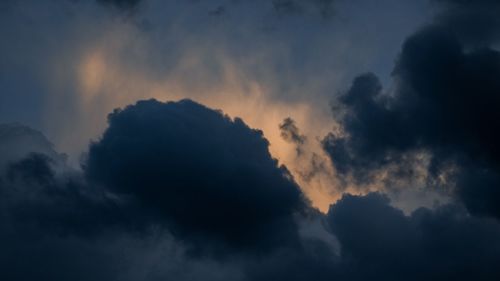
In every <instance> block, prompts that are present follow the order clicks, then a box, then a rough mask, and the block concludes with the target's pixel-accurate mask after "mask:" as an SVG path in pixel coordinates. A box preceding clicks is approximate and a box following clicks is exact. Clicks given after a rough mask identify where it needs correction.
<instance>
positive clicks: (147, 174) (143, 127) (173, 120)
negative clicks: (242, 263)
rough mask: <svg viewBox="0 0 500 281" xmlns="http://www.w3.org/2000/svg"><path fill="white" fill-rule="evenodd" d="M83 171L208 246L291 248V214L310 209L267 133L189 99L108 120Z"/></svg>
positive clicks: (143, 106)
mask: <svg viewBox="0 0 500 281" xmlns="http://www.w3.org/2000/svg"><path fill="white" fill-rule="evenodd" d="M85 172H86V175H87V177H88V178H89V179H91V180H92V181H93V182H95V183H99V184H102V185H104V186H105V187H106V188H108V189H109V190H110V191H111V192H114V193H116V194H118V195H120V196H130V197H131V198H132V200H136V202H137V203H138V204H140V205H141V206H143V208H144V209H149V210H150V212H151V214H153V215H156V216H158V217H159V219H160V220H164V221H166V222H168V224H169V227H170V229H171V230H172V231H173V232H174V234H175V235H178V236H179V237H182V238H183V239H188V237H190V238H192V239H193V240H198V239H201V241H202V243H204V244H207V243H210V241H211V242H217V243H222V244H224V245H229V246H232V247H237V248H247V249H252V250H256V251H260V250H261V249H265V248H272V247H276V246H279V245H280V244H283V243H284V244H287V243H292V242H293V240H295V238H294V237H295V236H296V233H295V232H296V227H295V226H294V222H293V219H292V215H293V213H294V212H300V211H302V210H304V209H305V207H306V204H307V203H306V202H305V201H304V198H303V196H302V194H301V192H300V190H299V188H298V186H297V185H296V184H295V183H294V182H293V180H292V179H291V176H290V174H289V173H288V171H287V170H286V169H285V168H284V167H278V165H277V161H276V160H274V159H273V158H272V157H271V155H270V154H269V151H268V142H267V140H265V139H264V138H263V136H262V132H260V131H257V130H252V129H250V128H248V127H247V126H246V125H245V123H243V121H242V120H241V119H238V118H236V119H234V120H231V119H230V118H229V117H227V116H224V115H223V114H222V113H220V112H217V111H213V110H210V109H208V108H206V107H204V106H202V105H199V104H197V103H195V102H192V101H190V100H183V101H180V102H178V103H173V102H169V103H161V102H158V101H155V100H149V101H140V102H138V103H137V104H136V105H133V106H128V107H126V108H125V109H123V110H116V111H115V112H114V113H112V114H110V115H109V128H108V129H107V130H106V132H105V133H104V134H103V136H102V138H101V139H100V140H99V141H98V142H95V143H93V144H92V145H91V146H90V150H89V154H88V161H87V164H86V166H85ZM294 233H295V234H294ZM218 249H223V247H219V248H218Z"/></svg>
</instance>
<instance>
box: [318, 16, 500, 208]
mask: <svg viewBox="0 0 500 281" xmlns="http://www.w3.org/2000/svg"><path fill="white" fill-rule="evenodd" d="M393 76H394V80H395V81H396V86H395V89H394V91H393V93H391V94H386V93H384V92H383V91H382V87H381V85H380V82H379V81H378V79H377V78H376V77H375V76H374V75H373V74H365V75H361V76H359V77H358V78H356V79H355V80H354V82H353V84H352V86H351V88H350V89H349V91H347V92H346V93H345V94H344V95H342V96H341V97H340V98H339V99H338V106H339V107H338V108H337V109H336V110H344V111H345V114H344V115H342V117H341V118H340V122H341V123H342V125H343V128H344V130H345V132H346V135H345V136H339V135H338V134H337V135H335V134H330V135H329V136H327V137H326V138H325V140H324V142H323V143H324V147H325V149H326V150H327V151H328V152H329V154H330V155H331V156H332V159H333V163H334V165H335V166H336V167H337V169H338V171H339V172H340V174H341V175H342V174H343V175H345V174H350V173H352V174H355V178H357V179H358V180H362V181H370V180H371V178H370V173H371V172H372V171H374V170H376V169H379V168H380V167H383V166H384V165H387V164H390V163H399V165H400V166H405V165H410V164H408V163H406V162H405V159H406V158H407V157H406V156H407V155H408V154H411V153H415V152H418V153H428V154H430V155H431V161H430V164H429V165H428V172H429V175H431V176H436V177H437V176H439V175H440V174H442V172H443V171H445V170H447V169H448V171H449V170H450V169H451V170H454V171H455V172H454V173H452V177H450V178H448V180H447V182H446V184H447V185H453V184H456V185H457V186H458V187H459V191H460V192H459V193H458V194H459V196H460V197H461V198H462V200H463V201H464V202H465V203H466V205H467V206H468V207H469V209H470V210H471V211H472V212H476V213H480V214H489V215H494V216H497V217H500V213H499V212H498V210H497V208H496V207H495V206H496V205H498V202H499V201H500V197H499V196H498V195H499V192H498V188H499V187H500V182H498V181H497V180H496V179H498V172H499V165H500V149H499V148H498V145H497V144H498V143H500V134H498V131H499V129H500V115H499V112H500V80H499V79H498V77H500V53H499V52H498V51H496V50H494V49H491V48H483V49H478V50H474V51H466V50H464V48H463V46H462V44H461V43H460V41H459V40H458V39H457V38H456V37H455V36H454V33H452V32H449V31H448V30H447V29H446V28H441V27H440V26H430V27H427V28H424V29H422V30H420V31H418V32H417V33H415V34H414V35H412V36H411V37H410V38H408V39H407V40H406V42H405V43H404V45H403V49H402V52H401V55H400V57H399V58H398V61H397V64H396V67H395V69H394V72H393ZM405 157H406V158H405ZM485 174H487V176H485ZM473 175H477V177H476V178H475V179H471V177H473ZM410 176H411V175H410ZM486 177H487V180H486ZM465 183H467V184H465ZM467 194H469V195H473V196H474V199H472V198H468V195H467Z"/></svg>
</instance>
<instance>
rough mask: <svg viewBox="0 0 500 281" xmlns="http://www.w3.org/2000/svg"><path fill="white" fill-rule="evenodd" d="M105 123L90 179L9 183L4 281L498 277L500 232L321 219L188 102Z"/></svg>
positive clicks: (138, 108) (490, 224)
mask: <svg viewBox="0 0 500 281" xmlns="http://www.w3.org/2000/svg"><path fill="white" fill-rule="evenodd" d="M108 121H109V126H108V128H107V130H106V131H105V132H104V134H103V135H102V137H101V138H100V139H98V140H97V141H94V142H92V143H91V145H90V148H89V151H88V155H87V157H86V158H84V160H83V166H84V171H78V170H73V169H71V168H68V167H66V169H61V168H60V167H58V166H56V165H54V163H55V162H54V160H53V159H52V158H51V157H50V156H48V155H47V154H43V153H40V152H39V153H28V154H27V155H26V156H24V158H21V159H19V160H16V161H13V162H10V163H9V164H8V166H7V168H6V169H4V170H2V171H1V173H0V195H2V196H1V197H0V211H1V212H0V224H1V225H2V228H1V229H0V246H2V249H3V251H2V252H1V253H0V267H2V268H3V273H4V274H3V276H4V277H5V279H6V280H30V279H32V278H34V276H36V277H38V278H43V279H47V278H50V279H51V280H67V279H77V280H109V279H120V280H137V279H140V280H159V279H160V280H161V279H165V278H176V280H221V279H222V280H228V279H229V280H304V279H307V278H313V279H314V280H331V279H336V280H364V279H366V278H368V277H371V278H374V277H376V278H380V279H384V280H400V279H401V278H409V279H410V280H422V279H436V278H469V279H470V278H475V279H476V280H487V279H492V278H493V279H494V278H496V277H497V276H498V275H499V274H500V273H499V272H498V270H497V267H495V266H494V265H495V262H496V260H497V257H498V256H499V254H500V240H498V235H499V234H500V224H498V222H497V221H496V220H492V219H485V218H477V217H473V216H470V215H469V214H468V213H467V212H466V211H465V210H464V209H463V208H462V207H460V206H458V205H443V206H440V207H437V208H436V209H434V210H431V209H426V208H421V209H418V210H417V211H415V212H413V213H412V214H411V215H405V214H404V213H403V212H402V211H401V210H399V209H397V208H395V207H392V206H391V205H390V202H389V199H388V198H387V197H385V196H384V195H382V194H377V193H372V194H368V195H366V196H354V195H345V196H344V197H342V198H341V199H340V200H339V201H338V202H337V203H336V204H334V205H332V206H331V207H330V210H329V212H328V214H327V215H323V214H322V213H319V212H318V211H315V210H313V209H311V208H310V207H309V205H308V202H306V201H305V200H304V198H303V195H302V193H301V192H300V190H299V189H298V187H297V185H296V184H295V183H294V181H293V179H292V178H291V177H290V175H289V173H288V172H287V170H286V169H285V168H284V167H279V166H278V165H277V162H276V160H274V159H273V158H272V157H271V156H270V154H269V152H268V143H267V141H266V140H265V139H264V138H263V136H262V133H261V132H260V131H258V130H254V129H250V128H249V127H248V126H247V125H245V123H244V122H243V121H242V120H241V119H238V118H234V119H232V118H229V117H228V116H226V115H224V114H223V113H222V112H220V111H216V110H212V109H209V108H207V107H205V106H203V105H200V104H198V103H195V102H193V101H191V100H181V101H179V102H166V103H163V102H159V101H156V100H144V101H139V102H137V103H136V104H133V105H130V106H127V107H125V108H123V109H116V110H115V111H114V112H112V113H111V114H110V115H109V119H108ZM22 132H25V133H26V134H27V135H30V132H31V131H30V130H27V129H25V130H23V131H22ZM25 137H26V136H24V135H23V134H17V135H16V138H19V139H23V138H25ZM41 137H42V138H43V140H45V138H44V137H43V135H42V136H41ZM13 143H19V144H20V145H24V143H23V142H16V141H13ZM56 155H57V153H56ZM63 164H64V163H63ZM402 257H404V258H402ZM459 280H460V279H459Z"/></svg>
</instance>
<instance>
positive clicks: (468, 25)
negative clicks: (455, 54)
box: [434, 0, 500, 47]
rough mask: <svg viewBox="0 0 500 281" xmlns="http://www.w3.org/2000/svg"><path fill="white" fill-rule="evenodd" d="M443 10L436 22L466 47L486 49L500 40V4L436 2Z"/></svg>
mask: <svg viewBox="0 0 500 281" xmlns="http://www.w3.org/2000/svg"><path fill="white" fill-rule="evenodd" d="M434 2H435V3H436V4H438V6H439V7H440V8H441V12H440V13H438V16H437V18H436V21H437V22H438V23H439V24H441V25H444V26H446V27H447V28H449V29H450V30H451V31H453V32H454V33H455V34H457V36H459V38H460V39H461V40H462V42H464V43H465V44H466V45H468V46H471V47H485V46H488V45H489V44H491V43H498V40H499V39H500V19H499V18H498V13H500V2H498V1H495V0H480V1H464V0H434Z"/></svg>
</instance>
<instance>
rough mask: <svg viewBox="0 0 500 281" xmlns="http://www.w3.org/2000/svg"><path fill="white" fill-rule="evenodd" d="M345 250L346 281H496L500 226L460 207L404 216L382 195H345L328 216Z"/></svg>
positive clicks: (423, 209) (428, 210)
mask: <svg viewBox="0 0 500 281" xmlns="http://www.w3.org/2000/svg"><path fill="white" fill-rule="evenodd" d="M328 221H329V223H330V226H331V228H332V231H333V233H335V235H336V237H337V238H338V239H339V242H340V243H341V245H342V254H341V258H342V259H341V260H342V262H341V265H340V267H339V270H340V271H341V273H340V274H341V275H343V276H345V277H346V279H347V280H366V279H368V278H373V279H382V280H401V279H405V280H439V279H450V278H452V279H456V280H470V279H475V280H492V279H496V278H498V277H499V276H500V271H499V270H498V269H497V268H496V267H495V264H496V260H497V259H498V257H499V256H500V241H499V240H498V235H499V234H500V225H499V224H498V223H497V222H496V221H494V220H488V219H479V218H474V217H471V216H469V215H468V214H467V212H466V211H465V210H463V209H461V208H460V207H458V206H454V205H444V206H441V207H439V208H437V209H435V210H430V209H426V208H421V209H418V210H416V211H414V212H413V213H412V214H411V215H409V216H406V215H405V214H404V213H403V212H402V211H401V210H399V209H396V208H394V207H392V206H391V205H389V199H388V198H387V197H386V196H384V195H381V194H379V193H370V194H368V195H366V196H354V195H345V196H344V197H343V198H342V199H341V200H339V201H338V202H337V203H336V204H335V205H332V206H331V208H330V211H329V213H328Z"/></svg>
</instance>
